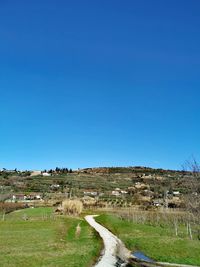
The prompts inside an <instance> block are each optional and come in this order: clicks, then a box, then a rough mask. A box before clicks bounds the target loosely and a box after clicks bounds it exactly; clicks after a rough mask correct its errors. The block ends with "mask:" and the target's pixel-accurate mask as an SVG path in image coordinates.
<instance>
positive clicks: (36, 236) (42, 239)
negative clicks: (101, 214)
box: [0, 208, 101, 267]
mask: <svg viewBox="0 0 200 267" xmlns="http://www.w3.org/2000/svg"><path fill="white" fill-rule="evenodd" d="M24 218H28V220H26V221H25V220H24ZM78 223H80V226H81V234H80V236H79V237H76V236H75V230H76V226H77V225H78ZM100 249H101V241H100V240H99V238H98V236H97V235H96V233H95V232H94V231H93V230H92V229H91V228H90V227H89V226H88V225H87V223H86V222H85V221H84V220H81V219H80V218H79V219H77V218H57V217H54V216H52V209H51V208H35V209H25V210H20V211H16V212H13V213H11V214H8V215H7V216H6V218H5V221H1V222H0V251H1V253H0V266H2V267H14V266H20V267H26V266H29V267H39V266H40V267H45V266H48V267H50V266H52V267H59V266H62V267H63V266H67V267H77V266H79V267H86V266H87V267H88V266H91V265H92V263H93V261H94V260H95V259H96V257H98V255H99V251H100Z"/></svg>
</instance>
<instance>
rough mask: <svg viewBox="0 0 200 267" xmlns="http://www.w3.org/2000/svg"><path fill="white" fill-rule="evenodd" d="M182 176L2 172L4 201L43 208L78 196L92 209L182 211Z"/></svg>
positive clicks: (102, 170) (151, 172)
mask: <svg viewBox="0 0 200 267" xmlns="http://www.w3.org/2000/svg"><path fill="white" fill-rule="evenodd" d="M185 175H189V174H185ZM182 176H183V173H181V172H176V171H164V170H159V171H158V170H156V171H154V170H153V169H148V168H145V169H140V168H139V167H137V168H134V169H133V170H132V169H131V170H128V171H127V172H126V169H125V168H122V169H120V168H119V169H117V170H116V169H112V168H87V169H78V170H75V171H72V169H68V168H56V169H55V170H43V171H18V170H17V169H15V170H6V169H2V170H0V192H1V201H6V202H12V203H16V202H22V203H28V204H29V205H31V203H32V204H35V203H39V204H40V205H42V203H44V202H45V203H47V202H52V203H53V202H57V201H59V200H60V201H61V200H62V199H63V198H75V197H78V198H80V199H82V201H83V203H85V205H88V206H91V205H96V206H98V205H99V206H101V207H109V206H119V207H129V206H132V205H140V206H143V207H146V208H150V207H154V208H159V207H165V208H181V207H182V206H183V198H184V190H185V189H184V183H183V184H180V179H181V177H182ZM98 185H100V186H98Z"/></svg>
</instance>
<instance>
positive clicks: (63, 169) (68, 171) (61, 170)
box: [43, 167, 73, 174]
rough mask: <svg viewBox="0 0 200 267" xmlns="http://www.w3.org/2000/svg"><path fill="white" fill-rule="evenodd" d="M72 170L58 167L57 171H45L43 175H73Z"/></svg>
mask: <svg viewBox="0 0 200 267" xmlns="http://www.w3.org/2000/svg"><path fill="white" fill-rule="evenodd" d="M72 172H73V171H72V169H71V168H70V169H68V168H59V167H56V168H55V169H50V170H44V171H43V173H51V174H52V173H60V174H63V173H72Z"/></svg>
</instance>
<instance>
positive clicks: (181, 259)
mask: <svg viewBox="0 0 200 267" xmlns="http://www.w3.org/2000/svg"><path fill="white" fill-rule="evenodd" d="M96 220H97V221H98V222H99V223H101V224H102V225H104V226H106V227H107V228H108V229H110V230H111V231H112V232H113V233H114V234H116V235H117V236H118V237H119V238H120V239H121V240H122V241H123V242H124V243H125V245H126V246H127V248H129V249H130V250H131V251H142V252H143V253H145V254H146V255H147V256H149V257H151V258H152V259H154V260H156V261H162V262H171V263H180V264H191V265H200V241H199V240H190V239H189V238H188V236H187V235H186V233H185V234H184V233H182V234H181V235H180V236H175V235H174V229H171V228H170V227H162V226H151V225H149V224H141V223H135V222H131V221H128V220H122V219H121V218H119V217H118V216H117V215H108V214H107V215H100V216H99V217H97V218H96Z"/></svg>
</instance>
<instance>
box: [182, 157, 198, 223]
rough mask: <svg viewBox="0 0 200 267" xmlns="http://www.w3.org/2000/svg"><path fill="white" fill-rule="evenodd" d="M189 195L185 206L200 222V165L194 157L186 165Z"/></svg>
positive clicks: (186, 181)
mask: <svg viewBox="0 0 200 267" xmlns="http://www.w3.org/2000/svg"><path fill="white" fill-rule="evenodd" d="M184 171H185V183H186V187H187V194H186V197H185V205H186V208H187V210H188V212H190V213H192V214H193V215H194V216H195V218H197V219H198V220H200V164H199V163H198V162H197V161H196V159H195V158H194V157H193V158H192V159H191V160H188V161H186V163H185V164H184Z"/></svg>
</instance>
